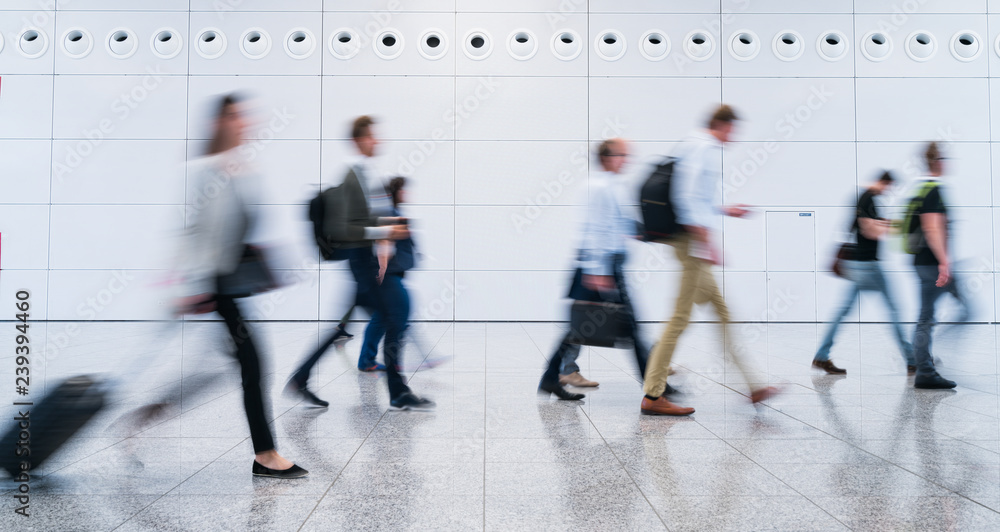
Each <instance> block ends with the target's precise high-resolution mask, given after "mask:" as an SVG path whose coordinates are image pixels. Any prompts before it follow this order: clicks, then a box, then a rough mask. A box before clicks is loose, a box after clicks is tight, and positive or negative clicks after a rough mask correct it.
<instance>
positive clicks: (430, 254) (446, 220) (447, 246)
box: [402, 205, 455, 271]
mask: <svg viewBox="0 0 1000 532" xmlns="http://www.w3.org/2000/svg"><path fill="white" fill-rule="evenodd" d="M402 214H403V216H406V217H407V218H409V219H410V223H409V226H410V230H411V231H412V232H413V241H414V245H415V247H416V252H417V257H416V266H415V267H416V269H419V270H439V271H451V270H452V269H453V268H454V267H455V208H454V207H451V206H429V205H403V207H402Z"/></svg>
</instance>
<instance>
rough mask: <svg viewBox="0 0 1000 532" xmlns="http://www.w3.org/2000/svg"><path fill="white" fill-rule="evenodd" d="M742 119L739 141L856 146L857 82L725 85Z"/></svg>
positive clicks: (741, 81)
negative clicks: (837, 142) (855, 101)
mask: <svg viewBox="0 0 1000 532" xmlns="http://www.w3.org/2000/svg"><path fill="white" fill-rule="evenodd" d="M722 99H723V100H724V101H725V102H726V103H728V104H730V105H732V106H733V107H734V108H735V109H736V112H737V113H738V114H739V115H740V118H741V122H740V123H739V124H738V126H737V129H736V134H735V140H739V141H769V140H778V141H811V140H826V141H853V140H854V138H855V135H854V81H853V80H851V79H837V78H781V79H776V78H775V79H750V78H726V79H723V80H722Z"/></svg>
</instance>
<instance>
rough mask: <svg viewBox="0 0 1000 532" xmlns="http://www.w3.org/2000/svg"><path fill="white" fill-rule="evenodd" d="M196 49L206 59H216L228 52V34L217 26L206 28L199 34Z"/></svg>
mask: <svg viewBox="0 0 1000 532" xmlns="http://www.w3.org/2000/svg"><path fill="white" fill-rule="evenodd" d="M194 48H195V51H197V52H198V55H200V56H202V57H203V58H205V59H215V58H217V57H219V56H221V55H222V54H224V53H225V52H226V34H225V33H222V31H221V30H217V29H215V28H205V29H203V30H201V33H199V34H198V40H197V41H196V44H195V47H194Z"/></svg>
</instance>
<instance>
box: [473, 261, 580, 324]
mask: <svg viewBox="0 0 1000 532" xmlns="http://www.w3.org/2000/svg"><path fill="white" fill-rule="evenodd" d="M571 275H572V272H571V271H548V272H541V271H534V272H517V271H493V272H485V271H474V272H468V271H461V270H460V271H456V272H455V286H456V289H458V290H459V293H458V296H457V298H456V303H455V319H457V320H464V321H484V320H485V321H492V320H498V321H510V320H516V321H566V320H569V300H568V299H566V298H565V296H566V291H567V290H568V289H569V282H570V280H571V277H570V276H571Z"/></svg>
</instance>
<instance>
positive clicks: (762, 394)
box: [750, 386, 778, 404]
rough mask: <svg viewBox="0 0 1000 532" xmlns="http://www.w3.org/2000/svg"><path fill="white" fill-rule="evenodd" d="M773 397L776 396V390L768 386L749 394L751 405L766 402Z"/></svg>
mask: <svg viewBox="0 0 1000 532" xmlns="http://www.w3.org/2000/svg"><path fill="white" fill-rule="evenodd" d="M775 395H778V389H777V388H775V387H774V386H768V387H766V388H761V389H759V390H756V391H754V392H753V393H751V394H750V402H751V403H754V404H756V403H759V402H761V401H766V400H768V399H770V398H772V397H774V396H775Z"/></svg>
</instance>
